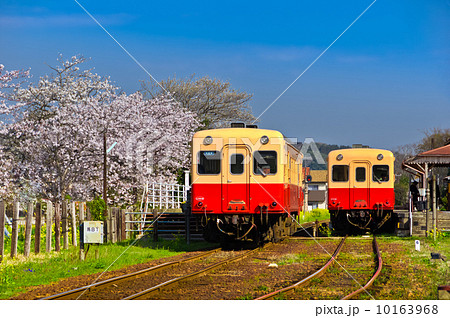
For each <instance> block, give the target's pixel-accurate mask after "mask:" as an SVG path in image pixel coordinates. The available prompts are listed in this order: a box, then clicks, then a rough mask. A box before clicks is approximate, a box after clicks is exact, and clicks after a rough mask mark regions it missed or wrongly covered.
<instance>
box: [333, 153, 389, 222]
mask: <svg viewBox="0 0 450 318" xmlns="http://www.w3.org/2000/svg"><path fill="white" fill-rule="evenodd" d="M394 160H395V158H394V155H393V154H392V152H390V151H388V150H381V149H371V148H352V149H340V150H334V151H331V152H330V153H329V154H328V209H329V211H330V217H331V223H332V225H333V227H334V228H335V229H336V230H349V229H350V228H351V227H357V228H360V229H364V230H375V229H378V228H380V227H381V226H383V225H384V224H385V223H386V221H387V220H389V219H390V218H391V216H392V213H393V210H394V203H395V198H394V181H395V177H394Z"/></svg>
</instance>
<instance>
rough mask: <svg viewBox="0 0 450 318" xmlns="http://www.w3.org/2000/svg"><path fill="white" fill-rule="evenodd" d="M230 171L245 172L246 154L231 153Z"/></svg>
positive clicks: (235, 172)
mask: <svg viewBox="0 0 450 318" xmlns="http://www.w3.org/2000/svg"><path fill="white" fill-rule="evenodd" d="M230 172H231V173H232V174H242V173H243V172H244V155H242V154H240V153H238V154H232V155H231V157H230Z"/></svg>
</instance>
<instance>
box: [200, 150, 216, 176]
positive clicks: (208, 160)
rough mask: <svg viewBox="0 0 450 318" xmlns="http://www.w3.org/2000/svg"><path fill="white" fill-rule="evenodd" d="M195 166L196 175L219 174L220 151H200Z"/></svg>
mask: <svg viewBox="0 0 450 318" xmlns="http://www.w3.org/2000/svg"><path fill="white" fill-rule="evenodd" d="M197 164H198V168H197V172H198V174H219V173H220V151H200V152H199V153H198V161H197Z"/></svg>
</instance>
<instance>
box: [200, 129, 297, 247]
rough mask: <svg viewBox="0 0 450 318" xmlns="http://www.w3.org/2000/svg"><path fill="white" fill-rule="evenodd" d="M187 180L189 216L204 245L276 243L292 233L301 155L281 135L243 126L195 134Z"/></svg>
mask: <svg viewBox="0 0 450 318" xmlns="http://www.w3.org/2000/svg"><path fill="white" fill-rule="evenodd" d="M232 127H233V126H232ZM191 175H192V180H193V183H192V189H191V191H192V199H191V208H192V214H193V215H196V216H197V218H198V219H199V220H200V223H201V224H202V226H203V227H204V237H205V239H206V240H208V241H213V242H222V243H224V242H228V241H234V240H251V241H254V242H260V241H267V240H272V241H278V240H279V239H280V238H281V237H282V236H284V235H290V234H292V233H293V232H294V231H295V230H296V226H295V221H294V219H293V218H295V216H296V215H297V214H298V213H299V211H300V210H301V208H302V205H303V191H302V184H303V177H302V155H301V153H300V152H299V151H298V150H297V149H296V148H295V147H294V146H292V145H291V144H290V143H289V142H288V141H287V140H286V139H285V138H284V136H283V135H282V134H281V133H280V132H278V131H274V130H267V129H258V128H256V127H254V126H244V125H243V124H242V125H240V126H238V127H233V128H223V129H213V130H204V131H199V132H197V133H196V134H195V135H194V137H193V142H192V171H191Z"/></svg>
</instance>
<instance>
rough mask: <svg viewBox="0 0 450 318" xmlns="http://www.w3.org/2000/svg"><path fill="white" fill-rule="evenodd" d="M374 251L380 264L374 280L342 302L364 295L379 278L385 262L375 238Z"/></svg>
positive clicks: (373, 277)
mask: <svg viewBox="0 0 450 318" xmlns="http://www.w3.org/2000/svg"><path fill="white" fill-rule="evenodd" d="M372 245H373V249H374V251H375V253H376V257H377V263H378V267H377V270H376V271H375V274H374V275H373V276H372V278H371V279H370V280H369V281H368V282H367V284H366V285H364V286H363V287H361V288H360V289H358V290H355V291H354V292H352V293H350V294H348V295H347V296H345V297H344V298H342V300H348V299H352V298H353V297H355V296H356V295H358V294H360V293H362V292H363V291H366V290H367V289H368V288H369V287H370V286H372V284H373V282H374V281H375V279H377V277H378V276H379V275H380V273H381V269H382V268H383V260H382V258H381V253H380V249H379V248H378V243H377V239H376V237H375V236H374V237H373V243H372Z"/></svg>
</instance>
